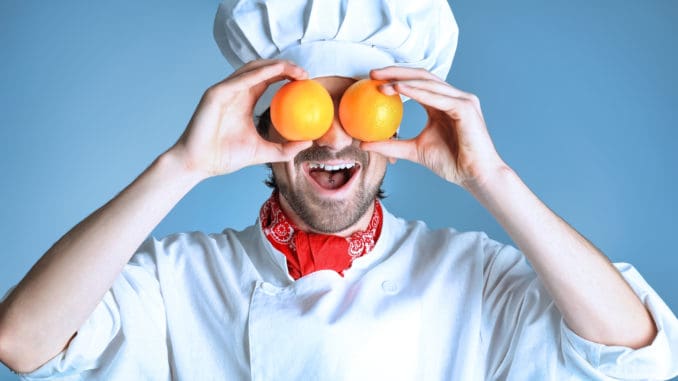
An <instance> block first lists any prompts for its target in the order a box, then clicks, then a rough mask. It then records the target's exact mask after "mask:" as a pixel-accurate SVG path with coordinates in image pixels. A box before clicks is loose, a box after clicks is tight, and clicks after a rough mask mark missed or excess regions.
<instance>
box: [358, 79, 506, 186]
mask: <svg viewBox="0 0 678 381" xmlns="http://www.w3.org/2000/svg"><path fill="white" fill-rule="evenodd" d="M371 77H372V78H373V79H380V80H387V81H389V82H390V83H389V84H386V85H382V88H381V89H382V92H384V93H385V94H389V95H390V94H395V93H399V94H402V95H405V96H407V97H410V98H412V99H414V100H416V101H417V102H419V103H420V104H421V105H422V106H424V108H425V109H426V113H427V114H428V121H427V123H426V126H425V127H424V129H423V130H422V131H421V133H420V134H419V135H418V136H417V137H415V138H413V139H410V140H389V141H382V142H372V143H362V145H361V147H362V148H363V149H365V150H368V151H374V152H378V153H380V154H382V155H385V156H388V157H392V158H401V159H407V160H410V161H413V162H415V163H419V164H422V165H424V166H426V167H427V168H429V169H431V170H432V171H433V172H435V173H436V174H438V175H439V176H440V177H442V178H444V179H445V180H448V181H450V182H452V183H455V184H458V185H460V186H462V187H464V188H466V189H468V188H469V187H470V186H472V185H477V184H478V183H482V182H484V181H485V180H486V178H487V176H491V174H492V173H496V169H498V168H502V167H505V166H506V164H504V162H503V161H502V159H501V158H500V157H499V155H498V154H497V151H496V150H495V148H494V145H493V144H492V140H491V139H490V135H489V134H488V132H487V128H486V127H485V121H484V119H483V114H482V112H481V110H480V102H479V101H478V98H477V97H476V96H475V95H473V94H468V93H465V92H463V91H460V90H458V89H456V88H454V87H452V86H450V85H449V84H447V83H446V82H444V81H442V80H441V79H439V78H438V77H436V76H435V75H433V74H431V73H429V72H428V71H426V70H423V69H411V68H404V67H393V66H392V67H387V68H384V69H379V70H373V71H372V73H371Z"/></svg>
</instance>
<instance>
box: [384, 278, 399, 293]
mask: <svg viewBox="0 0 678 381" xmlns="http://www.w3.org/2000/svg"><path fill="white" fill-rule="evenodd" d="M381 289H382V290H384V292H385V293H387V294H390V295H393V294H395V293H397V292H398V283H396V282H393V281H390V280H385V281H384V282H383V283H382V284H381Z"/></svg>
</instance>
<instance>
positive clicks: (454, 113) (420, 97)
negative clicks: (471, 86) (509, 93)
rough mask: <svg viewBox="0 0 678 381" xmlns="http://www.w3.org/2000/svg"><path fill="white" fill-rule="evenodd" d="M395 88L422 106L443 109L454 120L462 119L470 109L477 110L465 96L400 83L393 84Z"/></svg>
mask: <svg viewBox="0 0 678 381" xmlns="http://www.w3.org/2000/svg"><path fill="white" fill-rule="evenodd" d="M395 89H396V90H397V91H398V93H400V94H403V95H405V96H407V97H410V98H412V99H414V100H416V101H417V102H419V103H421V104H422V105H424V106H428V107H431V108H434V109H436V110H440V111H444V112H445V113H447V114H449V115H450V116H451V117H452V118H453V119H455V120H460V119H462V117H463V116H465V115H467V114H468V112H469V111H471V110H473V112H479V111H478V110H477V109H476V105H475V104H474V103H473V101H471V100H469V99H467V98H459V97H452V96H446V95H442V94H439V93H436V92H433V91H430V90H427V89H421V88H416V87H411V86H407V85H404V84H400V83H397V84H396V85H395Z"/></svg>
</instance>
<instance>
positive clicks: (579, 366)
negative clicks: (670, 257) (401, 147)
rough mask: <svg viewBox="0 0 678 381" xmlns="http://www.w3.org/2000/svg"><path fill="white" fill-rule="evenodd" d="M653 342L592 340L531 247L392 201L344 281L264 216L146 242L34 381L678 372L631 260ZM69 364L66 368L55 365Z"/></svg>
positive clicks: (677, 325)
mask: <svg viewBox="0 0 678 381" xmlns="http://www.w3.org/2000/svg"><path fill="white" fill-rule="evenodd" d="M617 267H618V268H619V270H620V271H621V273H622V274H623V276H624V277H625V279H626V280H627V281H628V282H629V283H630V284H631V285H632V287H633V289H634V291H635V292H636V293H637V294H638V295H639V296H640V298H641V299H642V301H643V302H644V303H645V305H646V306H647V307H648V308H649V310H650V311H651V313H652V316H653V317H654V319H655V322H656V324H657V327H658V329H659V332H658V335H657V337H656V339H655V340H654V342H653V343H652V344H651V345H650V346H648V347H645V348H641V349H639V350H631V349H628V348H622V347H606V346H604V345H599V344H595V343H591V342H588V341H586V340H584V339H582V338H580V337H578V336H577V335H576V334H574V333H573V332H572V331H570V330H569V329H568V328H567V326H566V325H565V324H564V323H563V321H562V318H561V316H560V314H559V313H558V311H557V310H556V308H555V306H554V304H553V302H552V300H551V299H550V298H549V296H548V294H547V293H546V291H545V290H544V288H543V287H542V285H541V284H540V283H539V281H538V279H537V277H536V276H535V274H534V272H533V271H532V270H531V268H530V267H529V266H528V264H527V263H526V261H525V259H524V257H523V255H522V254H521V253H520V252H518V251H517V250H516V249H514V248H513V247H511V246H505V245H502V244H499V243H497V242H495V241H492V240H490V239H489V238H487V236H486V235H485V234H483V233H476V232H470V233H459V232H455V231H454V230H450V229H445V230H430V229H428V228H427V227H426V226H425V225H424V224H423V223H421V222H405V221H403V220H400V219H397V218H395V217H393V216H392V215H391V214H389V213H388V212H387V211H386V210H384V226H383V231H382V235H381V237H380V239H379V241H378V242H377V245H376V247H375V249H374V250H373V251H372V252H371V253H369V254H368V255H366V256H364V257H361V258H358V259H356V260H355V261H354V262H353V267H352V268H351V269H349V270H347V271H346V274H345V275H346V276H345V278H341V277H340V276H339V275H337V274H336V273H334V272H332V271H327V270H324V271H319V272H316V273H313V274H310V275H308V276H306V277H303V278H301V279H300V280H298V281H297V282H294V281H293V280H292V279H291V278H290V277H289V276H288V275H287V272H286V264H285V259H284V256H283V255H282V254H280V253H279V252H277V251H275V250H274V249H273V248H272V247H271V245H270V244H269V243H268V241H267V240H266V238H265V237H264V236H263V234H262V232H261V229H260V228H259V224H256V225H255V226H252V227H250V228H247V229H246V230H244V231H240V232H238V231H233V230H226V231H224V233H222V234H213V235H205V234H202V233H190V234H176V235H172V236H169V237H167V238H165V239H163V240H155V239H149V240H147V241H146V242H145V243H144V244H143V245H142V247H141V248H140V250H139V252H138V253H137V254H136V255H135V256H134V257H133V259H132V261H131V262H130V263H129V265H128V266H127V267H126V268H125V270H124V272H123V273H122V275H121V276H120V277H119V278H118V279H117V281H116V282H115V285H114V286H113V288H112V289H111V291H110V292H109V293H108V294H107V295H106V297H105V298H104V300H103V301H102V302H101V304H100V305H99V307H98V308H97V309H96V311H95V312H94V313H93V314H92V316H91V318H90V319H89V320H88V321H87V323H86V324H85V325H84V326H83V327H82V328H81V329H80V330H79V332H78V334H77V336H76V337H75V339H74V340H73V341H72V342H71V344H70V346H69V347H68V348H67V350H66V351H65V352H64V353H62V354H60V355H58V356H57V357H56V358H54V359H53V360H52V361H50V362H49V363H47V364H45V365H44V366H43V367H41V368H40V369H38V370H37V371H35V372H33V373H32V374H28V375H24V376H23V379H24V380H43V379H50V378H53V379H62V380H81V379H87V380H168V379H172V380H250V379H251V380H329V381H332V380H427V381H431V380H465V381H467V380H483V379H490V380H491V379H497V380H516V381H525V380H539V381H543V380H558V381H561V380H612V379H614V380H618V379H624V380H640V379H664V378H669V377H671V376H674V375H676V374H678V348H677V345H678V320H677V319H676V317H675V316H674V315H673V314H672V312H671V311H670V310H669V308H668V307H667V306H666V305H665V304H664V303H663V302H662V300H661V299H660V298H659V296H657V295H656V294H655V292H654V291H653V290H652V289H651V288H650V287H649V286H648V285H647V284H646V283H645V281H644V280H643V279H642V278H641V276H640V275H639V274H638V273H637V272H636V271H635V270H634V269H633V268H632V267H631V266H629V265H625V264H621V265H617ZM57 372H61V373H62V374H61V375H57Z"/></svg>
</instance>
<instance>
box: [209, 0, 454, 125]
mask: <svg viewBox="0 0 678 381" xmlns="http://www.w3.org/2000/svg"><path fill="white" fill-rule="evenodd" d="M458 32H459V30H458V27H457V23H456V21H455V19H454V15H453V14H452V10H451V9H450V6H449V4H448V3H447V1H445V0H224V1H223V2H222V3H221V4H220V5H219V8H218V10H217V14H216V17H215V22H214V38H215V40H216V42H217V45H218V46H219V49H220V50H221V52H222V53H223V55H224V56H225V57H226V59H227V60H228V62H229V63H230V64H231V65H232V66H233V67H234V68H235V69H237V68H239V67H240V66H242V65H244V64H245V63H247V62H249V61H252V60H255V59H285V60H290V61H293V62H295V63H296V64H298V65H299V66H301V67H303V68H304V69H306V70H307V71H308V73H309V76H310V78H316V77H324V76H341V77H349V78H356V79H360V78H365V77H368V76H369V71H370V70H372V69H376V68H381V67H385V66H390V65H397V66H406V67H415V68H423V69H426V70H428V71H431V72H432V73H433V74H435V75H436V76H438V77H439V78H441V79H443V80H444V79H445V78H446V76H447V74H448V72H449V70H450V67H451V66H452V60H453V58H454V53H455V50H456V48H457V37H458ZM283 84H284V82H278V83H276V84H273V85H271V86H269V88H268V89H267V91H266V92H265V93H264V94H263V95H262V97H261V98H260V100H259V102H258V103H257V105H256V107H255V114H256V115H259V114H260V113H262V112H263V111H264V110H266V108H267V107H268V106H269V105H270V102H271V98H272V97H273V94H275V92H276V91H277V90H278V89H279V88H280V87H281V86H282V85H283Z"/></svg>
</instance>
